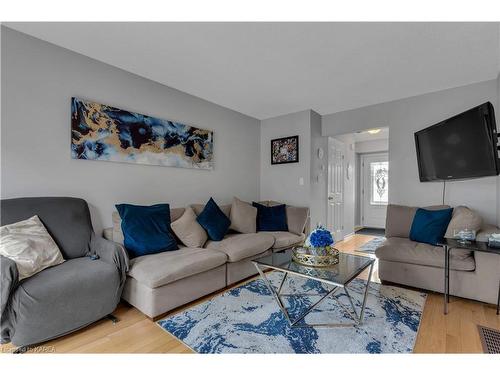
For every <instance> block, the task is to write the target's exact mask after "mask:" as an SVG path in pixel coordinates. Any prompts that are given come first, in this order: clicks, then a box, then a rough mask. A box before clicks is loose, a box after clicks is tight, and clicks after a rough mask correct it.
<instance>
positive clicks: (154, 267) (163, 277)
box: [104, 201, 309, 318]
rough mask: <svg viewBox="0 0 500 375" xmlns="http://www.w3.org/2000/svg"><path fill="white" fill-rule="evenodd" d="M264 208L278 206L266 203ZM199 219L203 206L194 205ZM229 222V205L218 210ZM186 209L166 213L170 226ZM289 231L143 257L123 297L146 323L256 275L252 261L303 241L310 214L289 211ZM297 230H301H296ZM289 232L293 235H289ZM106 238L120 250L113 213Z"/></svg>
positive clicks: (237, 236)
mask: <svg viewBox="0 0 500 375" xmlns="http://www.w3.org/2000/svg"><path fill="white" fill-rule="evenodd" d="M261 204H264V205H268V206H270V205H274V204H277V202H272V201H264V202H261ZM191 207H192V208H193V209H194V211H195V212H196V213H197V214H199V212H200V211H201V210H202V209H203V205H192V206H191ZM221 209H222V211H223V212H224V213H225V214H226V216H227V217H230V212H231V205H223V206H221ZM184 210H185V209H184V208H173V209H171V210H170V216H171V221H172V222H174V221H175V220H177V219H178V218H180V217H181V216H182V214H183V213H184ZM286 211H287V221H288V227H289V230H290V232H257V233H245V234H242V233H236V232H230V233H228V234H227V235H226V236H225V238H224V239H223V240H222V241H210V240H209V241H207V242H206V243H205V245H204V246H203V248H190V247H185V246H184V245H183V244H182V243H179V244H178V245H179V250H175V251H166V252H163V253H158V254H151V255H144V256H140V257H137V258H134V259H131V260H130V269H129V271H128V274H127V280H126V283H125V288H124V290H123V295H122V298H123V299H124V300H125V301H127V302H128V303H130V304H131V305H133V306H135V307H137V308H138V309H139V310H141V311H142V312H143V313H144V314H146V315H147V316H148V317H150V318H155V317H157V316H159V315H162V314H164V313H165V312H168V311H170V310H172V309H174V308H176V307H178V306H181V305H184V304H186V303H188V302H191V301H193V300H196V299H198V298H200V297H203V296H205V295H207V294H210V293H212V292H215V291H217V290H219V289H222V288H224V287H226V286H228V285H231V284H234V283H236V282H238V281H240V280H243V279H245V278H247V277H250V276H252V275H255V274H256V273H257V270H256V268H255V266H254V265H253V264H252V262H251V260H253V259H255V258H259V257H262V256H265V255H268V254H272V253H273V252H276V251H281V250H284V249H288V248H290V247H292V246H295V245H297V244H300V243H302V242H303V241H304V239H305V236H306V233H307V232H308V230H309V209H308V208H306V207H293V206H287V210H286ZM299 228H300V230H299ZM292 231H293V232H292ZM104 237H105V238H107V239H110V240H113V241H115V242H118V243H120V244H122V245H123V233H122V230H121V219H120V216H119V215H118V212H114V213H113V228H107V229H105V230H104Z"/></svg>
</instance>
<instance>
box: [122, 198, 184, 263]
mask: <svg viewBox="0 0 500 375" xmlns="http://www.w3.org/2000/svg"><path fill="white" fill-rule="evenodd" d="M116 209H117V210H118V213H119V214H120V217H121V219H122V232H123V237H124V239H125V240H124V242H123V244H124V245H125V248H126V249H127V251H128V253H129V255H130V257H131V258H135V257H139V256H141V255H147V254H155V253H161V252H163V251H170V250H177V249H178V248H179V247H178V246H177V242H176V241H175V238H174V236H173V235H172V232H171V229H170V206H169V205H168V204H166V203H165V204H155V205H153V206H136V205H133V204H117V205H116Z"/></svg>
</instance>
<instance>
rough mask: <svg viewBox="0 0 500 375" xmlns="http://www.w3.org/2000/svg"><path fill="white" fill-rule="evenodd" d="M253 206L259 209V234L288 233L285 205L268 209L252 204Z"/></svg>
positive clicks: (261, 205) (258, 204)
mask: <svg viewBox="0 0 500 375" xmlns="http://www.w3.org/2000/svg"><path fill="white" fill-rule="evenodd" d="M252 206H254V207H257V231H258V232H288V224H287V222H286V205H285V204H280V205H277V206H271V207H268V206H264V205H263V204H260V203H256V202H252Z"/></svg>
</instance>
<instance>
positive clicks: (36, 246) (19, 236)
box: [0, 215, 64, 280]
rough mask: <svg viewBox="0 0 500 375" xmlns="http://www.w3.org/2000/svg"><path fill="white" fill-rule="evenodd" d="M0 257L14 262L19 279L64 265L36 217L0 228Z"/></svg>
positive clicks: (55, 245) (45, 230) (52, 241)
mask: <svg viewBox="0 0 500 375" xmlns="http://www.w3.org/2000/svg"><path fill="white" fill-rule="evenodd" d="M0 255H3V256H4V257H6V258H9V259H12V260H13V261H14V262H16V266H17V270H18V271H19V280H22V279H25V278H27V277H30V276H32V275H34V274H35V273H37V272H40V271H42V270H44V269H45V268H47V267H52V266H56V265H58V264H61V263H62V262H64V259H63V256H62V254H61V251H60V250H59V247H57V244H56V243H55V242H54V240H53V239H52V237H51V236H50V234H49V233H48V232H47V229H45V227H44V226H43V224H42V222H41V221H40V219H39V218H38V216H36V215H35V216H33V217H31V218H29V219H27V220H23V221H19V222H17V223H13V224H9V225H5V226H3V227H0Z"/></svg>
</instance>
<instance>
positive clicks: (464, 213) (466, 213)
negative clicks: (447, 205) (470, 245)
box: [444, 206, 483, 238]
mask: <svg viewBox="0 0 500 375" xmlns="http://www.w3.org/2000/svg"><path fill="white" fill-rule="evenodd" d="M482 223H483V219H482V218H481V216H479V215H478V214H477V212H476V211H474V210H471V209H470V208H468V207H465V206H458V207H455V208H454V209H453V215H452V217H451V221H450V223H449V224H448V228H447V229H446V234H445V235H444V236H445V237H446V238H453V237H454V231H460V230H463V229H469V230H474V231H476V233H477V232H478V231H479V229H481V224H482Z"/></svg>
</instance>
